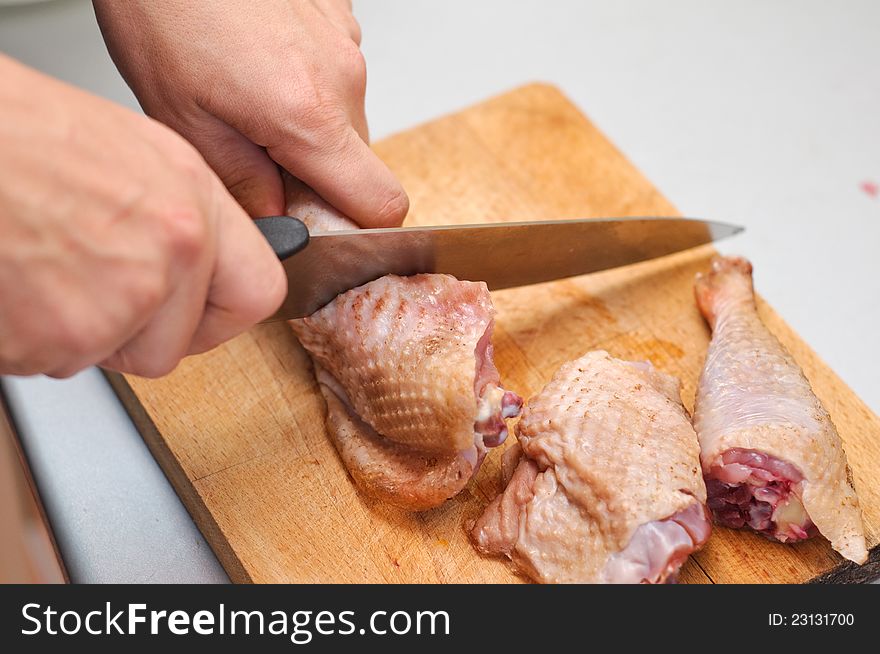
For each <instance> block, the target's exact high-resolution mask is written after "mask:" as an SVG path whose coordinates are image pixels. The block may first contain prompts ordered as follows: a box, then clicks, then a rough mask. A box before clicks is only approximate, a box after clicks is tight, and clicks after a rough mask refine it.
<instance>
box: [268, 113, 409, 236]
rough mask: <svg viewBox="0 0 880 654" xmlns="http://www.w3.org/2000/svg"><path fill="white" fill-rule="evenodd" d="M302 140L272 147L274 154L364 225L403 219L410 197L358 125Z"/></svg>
mask: <svg viewBox="0 0 880 654" xmlns="http://www.w3.org/2000/svg"><path fill="white" fill-rule="evenodd" d="M310 138H311V137H310ZM302 141H303V140H301V141H300V142H299V143H293V142H292V140H291V142H288V143H285V144H284V145H282V146H276V147H270V148H269V149H268V152H269V155H270V156H271V157H272V158H273V159H274V160H275V161H277V162H278V163H279V164H281V165H282V166H283V167H284V168H285V169H286V170H288V171H289V172H290V173H291V174H292V175H293V176H294V177H296V178H297V179H301V180H302V181H304V182H305V183H306V184H308V185H309V186H311V187H312V188H313V189H314V190H315V191H316V192H317V193H318V194H319V195H320V196H321V197H323V198H324V199H325V200H327V202H329V203H330V204H332V205H333V206H334V207H336V208H337V209H339V210H340V211H341V212H342V213H344V214H346V215H347V216H349V217H350V218H351V219H352V220H354V221H355V222H357V223H358V224H359V225H360V226H361V227H396V226H398V225H400V224H401V223H402V222H403V219H404V217H405V216H406V212H407V211H408V210H409V198H407V196H406V193H405V192H404V190H403V187H402V186H401V185H400V182H398V181H397V179H396V178H395V177H394V174H393V173H392V172H391V171H390V170H389V169H388V167H387V166H386V165H385V164H384V163H383V162H382V160H381V159H379V157H378V156H377V155H376V153H375V152H373V151H372V150H371V149H370V146H368V145H367V144H366V143H365V142H364V141H363V140H362V139H361V137H360V136H359V135H358V134H357V132H356V131H355V130H354V129H353V128H352V127H350V126H347V127H345V128H343V129H341V130H340V133H337V134H326V133H325V134H323V135H316V136H315V137H313V138H311V141H310V142H309V141H306V142H302ZM334 142H335V144H334Z"/></svg>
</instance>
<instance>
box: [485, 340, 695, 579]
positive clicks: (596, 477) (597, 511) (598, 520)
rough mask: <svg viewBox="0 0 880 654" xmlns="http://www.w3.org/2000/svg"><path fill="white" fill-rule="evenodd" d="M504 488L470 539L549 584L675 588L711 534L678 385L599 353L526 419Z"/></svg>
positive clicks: (563, 377)
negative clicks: (679, 574)
mask: <svg viewBox="0 0 880 654" xmlns="http://www.w3.org/2000/svg"><path fill="white" fill-rule="evenodd" d="M517 436H518V438H519V442H518V443H517V444H516V445H514V446H513V447H511V448H510V449H508V451H507V452H505V456H504V460H503V463H502V469H503V476H504V481H505V483H506V488H505V490H504V492H503V493H502V494H501V495H499V496H498V497H496V498H495V500H494V501H493V502H492V503H491V504H490V505H489V506H488V508H487V509H486V511H485V512H484V513H483V515H482V516H481V517H480V518H479V519H478V520H477V522H476V523H475V525H474V526H473V529H472V530H471V537H472V539H473V541H474V544H475V545H476V547H477V549H478V550H480V551H481V552H484V553H487V554H505V555H507V556H509V557H510V558H511V559H512V560H513V561H514V563H515V564H516V565H517V566H518V567H519V568H520V569H521V570H522V571H523V572H525V573H526V574H528V575H529V576H530V577H532V578H533V579H535V580H537V581H541V582H545V583H559V582H578V583H642V582H648V583H657V582H666V581H672V580H674V579H675V577H676V575H677V572H678V570H679V568H680V567H681V565H682V564H683V563H684V561H685V560H686V559H687V557H688V555H689V554H690V553H691V552H693V551H694V550H696V549H698V548H699V547H700V546H702V544H703V543H705V542H706V539H708V537H709V533H710V531H711V525H710V522H709V517H708V512H707V510H706V507H705V501H706V489H705V486H704V485H703V479H702V475H701V474H700V464H699V447H698V444H697V437H696V434H695V433H694V430H693V427H692V426H691V422H690V419H689V417H688V415H687V412H686V411H685V409H684V407H683V406H682V404H681V398H680V395H679V381H678V379H676V378H675V377H672V376H670V375H667V374H665V373H663V372H660V371H658V370H656V369H654V368H653V366H651V364H650V363H633V362H627V361H620V360H618V359H614V358H612V357H611V356H610V355H609V354H608V353H607V352H603V351H596V352H590V353H589V354H586V355H585V356H583V357H581V358H580V359H577V360H575V361H572V362H570V363H567V364H565V365H563V366H562V367H561V368H560V369H559V370H558V371H557V372H556V374H555V375H554V376H553V379H552V380H551V381H550V383H548V384H547V386H545V387H544V389H543V390H542V391H541V392H540V393H539V394H538V395H537V396H535V397H533V398H532V399H531V400H529V402H528V405H527V407H526V408H525V409H524V410H523V417H522V419H521V420H520V422H519V424H518V425H517Z"/></svg>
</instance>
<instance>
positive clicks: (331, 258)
mask: <svg viewBox="0 0 880 654" xmlns="http://www.w3.org/2000/svg"><path fill="white" fill-rule="evenodd" d="M256 224H257V226H258V227H259V228H260V231H261V232H262V233H263V235H264V236H265V237H266V239H267V240H268V241H269V243H270V244H271V245H272V248H273V249H274V250H275V254H277V255H278V257H279V258H280V259H281V260H282V261H283V264H284V269H285V271H286V272H287V284H288V290H287V299H286V300H285V301H284V304H282V306H281V308H280V309H279V310H278V312H277V313H276V314H275V315H274V316H272V317H271V318H269V319H268V320H267V321H266V322H270V321H273V320H287V319H291V318H302V317H304V316H308V315H311V314H312V313H314V312H315V311H317V310H318V309H320V308H321V307H322V306H324V305H325V304H327V303H328V302H329V301H330V300H332V299H333V298H334V297H336V296H337V295H339V294H340V293H343V292H345V291H347V290H349V289H352V288H355V287H356V286H360V285H361V284H365V283H367V282H369V281H372V280H374V279H378V278H379V277H382V276H383V275H387V274H395V275H413V274H416V273H446V274H449V275H452V276H454V277H457V278H458V279H463V280H479V281H484V282H486V284H487V285H488V286H489V289H490V290H497V289H502V288H510V287H513V286H526V285H528V284H537V283H540V282H546V281H550V280H553V279H561V278H564V277H574V276H575V275H584V274H586V273H591V272H596V271H599V270H606V269H608V268H616V267H618V266H625V265H627V264H631V263H637V262H639V261H645V260H647V259H654V258H656V257H661V256H664V255H667V254H672V253H674V252H679V251H681V250H686V249H688V248H692V247H695V246H697V245H703V244H704V243H709V242H711V241H715V240H718V239H720V238H725V237H727V236H732V235H733V234H736V233H738V232H740V231H742V227H738V226H735V225H728V224H725V223H719V222H712V221H707V220H695V219H691V218H586V219H581V220H548V221H539V222H521V223H486V224H480V225H451V226H437V227H400V228H388V229H358V230H345V231H338V232H323V233H321V234H315V235H313V236H309V233H308V230H307V229H306V227H305V225H304V224H303V223H302V222H301V221H299V220H297V219H296V218H292V217H290V216H271V217H268V218H258V219H257V220H256Z"/></svg>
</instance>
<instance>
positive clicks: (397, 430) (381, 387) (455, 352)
mask: <svg viewBox="0 0 880 654" xmlns="http://www.w3.org/2000/svg"><path fill="white" fill-rule="evenodd" d="M288 211H289V213H290V215H294V216H297V217H299V218H301V219H302V220H304V221H305V222H306V224H307V225H308V226H309V228H310V229H311V230H312V231H322V230H328V229H352V228H354V227H356V225H354V223H352V222H350V221H349V220H347V219H346V218H344V217H342V216H339V214H337V213H336V212H335V211H333V210H332V209H331V208H329V206H327V205H326V204H325V203H323V201H322V200H320V199H319V198H317V196H315V195H314V194H313V193H312V192H311V191H310V190H309V189H307V188H306V187H304V186H302V185H301V184H299V183H297V182H294V181H291V182H290V183H289V185H288ZM493 318H494V308H493V306H492V301H491V298H490V296H489V291H488V289H487V288H486V285H485V284H484V283H482V282H466V281H459V280H457V279H455V278H454V277H451V276H449V275H415V276H413V277H398V276H395V275H387V276H385V277H382V278H380V279H377V280H375V281H373V282H370V283H368V284H364V285H363V286H360V287H358V288H355V289H352V290H350V291H348V292H346V293H343V294H342V295H340V296H338V297H337V298H336V299H335V300H333V301H332V302H330V304H328V305H327V306H325V307H323V308H322V309H319V310H318V311H317V312H315V313H314V314H312V315H311V316H309V317H307V318H304V319H301V320H295V321H292V322H291V325H292V327H293V329H294V331H295V332H296V334H297V336H298V337H299V339H300V342H301V343H302V345H303V347H304V348H305V349H306V350H307V351H308V352H309V354H310V355H311V356H312V360H313V362H314V364H315V372H316V377H317V380H318V384H319V386H320V389H321V393H322V394H323V395H324V398H325V400H326V402H327V426H328V430H329V432H330V435H331V437H332V438H333V442H334V444H335V445H336V448H337V450H338V452H339V454H340V457H341V458H342V461H343V463H344V464H345V466H346V468H347V469H348V471H349V472H350V474H351V476H352V478H353V479H354V480H355V482H356V483H357V485H358V486H359V487H360V488H361V489H362V490H363V491H364V492H366V493H367V494H369V495H371V496H373V497H377V498H379V499H381V500H384V501H386V502H390V503H392V504H396V505H398V506H401V507H403V508H407V509H411V510H422V509H427V508H431V507H434V506H437V505H439V504H441V503H443V502H444V501H445V500H447V499H449V498H450V497H452V496H453V495H455V494H456V493H458V492H459V491H460V490H461V489H462V488H463V487H464V486H465V485H466V484H467V482H468V481H469V480H470V478H471V477H472V476H473V475H474V473H475V472H476V471H477V469H478V468H479V465H480V463H481V462H482V460H483V457H484V456H485V452H486V448H487V447H494V446H496V445H499V444H501V443H502V442H503V441H504V439H505V437H506V436H507V426H506V424H505V419H506V418H511V417H514V416H516V415H519V411H520V408H521V407H522V400H521V399H520V398H519V396H517V395H516V394H515V393H512V392H510V391H505V390H504V389H502V388H501V387H500V385H499V384H500V378H499V374H498V370H497V369H496V368H495V365H494V363H493V361H492V343H491V337H492V327H493Z"/></svg>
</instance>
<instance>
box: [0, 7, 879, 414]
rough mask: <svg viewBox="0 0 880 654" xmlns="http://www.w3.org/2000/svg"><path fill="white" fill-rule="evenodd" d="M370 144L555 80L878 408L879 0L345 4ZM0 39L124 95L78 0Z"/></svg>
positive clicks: (16, 13) (87, 83)
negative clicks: (722, 224) (742, 261)
mask: <svg viewBox="0 0 880 654" xmlns="http://www.w3.org/2000/svg"><path fill="white" fill-rule="evenodd" d="M197 4H198V3H193V7H194V11H195V10H196V9H195V7H196V6H197ZM355 14H356V16H357V17H358V19H359V20H360V22H361V25H362V28H363V32H364V42H363V50H364V53H365V55H366V58H367V64H368V69H369V85H368V115H369V118H370V121H371V126H372V132H373V136H374V138H381V137H382V136H385V135H387V134H389V133H391V132H394V131H397V130H400V129H404V128H407V127H410V126H413V125H415V124H418V123H420V122H423V121H426V120H430V119H431V118H433V117H435V116H437V115H439V114H442V113H446V112H449V111H452V110H454V109H458V108H461V107H464V106H466V105H468V104H470V103H472V102H476V101H479V100H481V99H484V98H486V97H487V96H489V95H492V94H495V93H499V92H502V91H504V90H507V89H509V88H511V87H514V86H517V85H519V84H522V83H526V82H529V81H535V80H544V81H550V82H553V83H555V84H557V85H558V86H559V87H560V88H562V89H563V91H564V92H565V93H566V94H567V95H568V96H569V97H570V98H572V99H573V100H574V101H575V102H576V103H577V104H578V105H579V106H580V107H581V109H583V110H584V111H585V112H586V113H587V114H588V115H589V116H590V118H591V119H592V120H593V121H594V122H595V123H596V124H597V125H598V126H599V127H600V128H601V129H602V130H603V131H604V132H605V133H606V134H607V135H608V136H609V137H610V138H611V140H613V141H614V142H615V143H616V144H617V145H618V146H619V147H620V148H621V149H622V150H623V152H624V153H626V154H627V155H628V156H629V157H630V158H631V159H632V160H633V161H634V162H635V164H636V165H637V166H638V167H639V168H640V169H641V170H642V171H644V173H645V174H646V175H647V176H648V178H649V179H651V180H652V181H653V182H654V183H655V184H656V185H657V186H658V187H659V188H660V189H661V191H663V193H665V194H666V195H667V197H669V198H670V199H671V200H672V201H673V203H675V204H676V205H677V206H678V208H679V209H680V210H681V211H682V212H684V213H685V214H686V215H692V216H698V217H711V218H715V219H719V220H727V221H733V222H738V223H741V224H744V225H746V226H747V228H748V230H747V233H746V234H745V235H743V236H741V237H738V238H737V239H735V240H733V241H729V242H727V243H724V244H722V246H721V248H722V249H723V250H725V251H729V252H737V253H741V254H744V255H746V256H748V257H749V258H750V259H752V261H753V263H754V264H755V270H756V283H757V286H758V289H759V291H760V292H761V293H763V294H764V295H765V297H767V298H768V300H769V301H770V303H771V304H772V305H773V306H774V307H775V308H776V309H778V310H779V312H780V313H781V314H782V316H783V317H785V319H786V320H788V321H789V323H791V324H792V326H793V327H794V328H795V329H796V330H797V331H798V332H799V333H800V334H801V335H802V336H803V337H804V338H805V339H806V340H807V342H808V343H810V345H811V346H812V347H813V348H814V349H815V350H816V351H817V352H818V353H819V355H820V356H821V357H823V358H824V359H825V360H826V361H827V362H828V363H829V364H830V365H831V367H832V368H834V370H836V371H837V372H838V374H840V376H841V377H843V379H844V380H845V381H846V382H847V383H848V384H849V385H850V386H852V387H853V388H854V389H855V391H856V392H857V393H858V394H859V395H860V396H861V397H862V398H863V399H864V400H865V401H866V402H867V403H868V405H869V406H871V407H872V408H873V409H874V411H880V373H878V371H877V367H876V366H877V364H876V362H877V361H878V359H880V338H878V328H877V326H878V323H880V253H878V251H877V248H878V245H880V197H878V198H872V197H871V196H870V195H869V194H867V193H865V192H864V191H863V190H862V189H861V188H860V185H861V184H862V183H863V182H865V181H873V182H875V183H880V119H878V116H880V2H876V1H871V0H861V1H859V0H844V1H841V2H833V3H832V2H819V1H809V2H805V1H801V0H798V1H796V0H787V1H783V0H747V1H741V2H735V3H734V2H721V1H697V0H672V1H667V2H657V1H649V0H626V1H615V2H584V1H580V2H577V1H574V0H570V1H563V0H539V1H531V0H528V1H526V0H519V1H517V0H479V1H477V0H444V1H442V2H441V1H440V0H381V1H380V0H360V1H357V0H355ZM0 49H2V50H3V51H5V52H7V53H9V54H12V55H13V56H16V57H19V58H20V59H23V60H25V61H27V62H28V63H30V64H32V65H34V66H37V67H39V68H41V69H43V70H46V71H48V72H51V73H53V74H55V75H58V76H59V77H62V78H64V79H67V80H70V81H72V82H74V83H76V84H79V85H81V86H84V87H86V88H88V89H90V90H92V91H95V92H96V93H100V94H102V95H105V96H107V97H110V98H113V99H115V100H118V101H121V102H124V103H126V104H129V105H130V106H136V104H135V102H134V99H133V98H132V96H131V94H130V92H129V91H128V90H127V89H126V88H125V86H124V85H123V83H122V81H121V80H120V78H119V77H118V76H117V75H116V73H115V70H114V69H113V66H112V63H111V62H110V61H109V58H108V57H107V55H106V53H105V51H104V46H103V44H102V42H101V40H100V37H99V34H98V31H97V28H96V27H95V24H94V18H93V16H92V13H91V9H90V6H89V3H88V2H86V1H85V0H57V1H56V2H50V3H46V4H37V5H33V6H26V7H21V8H17V9H12V10H9V9H5V10H2V13H0Z"/></svg>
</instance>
